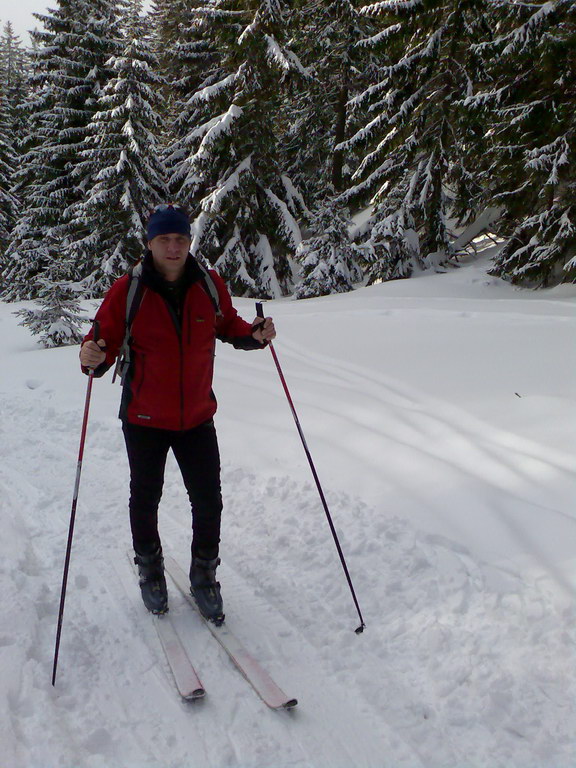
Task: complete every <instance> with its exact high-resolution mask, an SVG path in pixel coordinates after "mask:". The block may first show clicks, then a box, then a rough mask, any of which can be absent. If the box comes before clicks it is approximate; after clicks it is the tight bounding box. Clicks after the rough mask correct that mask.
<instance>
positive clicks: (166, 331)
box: [80, 204, 276, 624]
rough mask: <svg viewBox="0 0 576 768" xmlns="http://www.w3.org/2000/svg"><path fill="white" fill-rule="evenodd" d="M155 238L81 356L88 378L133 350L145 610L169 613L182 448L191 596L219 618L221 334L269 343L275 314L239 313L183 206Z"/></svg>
mask: <svg viewBox="0 0 576 768" xmlns="http://www.w3.org/2000/svg"><path fill="white" fill-rule="evenodd" d="M147 239H148V249H149V250H148V251H147V252H146V254H145V256H144V258H143V261H142V266H141V272H140V275H139V277H138V283H137V284H135V283H134V280H135V277H133V276H132V277H131V275H130V274H128V275H124V276H123V277H121V278H120V279H119V280H117V281H116V282H115V283H114V284H113V285H112V287H111V288H110V290H109V291H108V293H107V294H106V296H105V298H104V301H103V302H102V305H101V306H100V309H99V310H98V312H97V314H96V320H98V321H99V327H100V338H99V339H98V340H97V341H94V340H93V335H92V331H91V332H90V333H89V334H88V335H87V336H86V338H85V339H84V342H83V344H82V347H81V350H80V362H81V364H82V366H83V370H84V372H85V373H87V372H88V370H89V369H92V370H93V371H94V375H95V376H97V377H98V376H102V375H103V374H104V373H105V372H106V371H107V370H108V369H109V368H110V367H111V366H112V365H113V364H114V362H115V360H116V359H117V357H119V356H120V357H122V356H124V355H125V357H126V362H125V367H124V373H123V390H122V399H121V405H120V414H119V415H120V418H121V420H122V428H123V432H124V438H125V441H126V449H127V453H128V461H129V464H130V504H129V509H130V525H131V531H132V541H133V546H134V552H135V559H134V562H135V563H136V565H137V566H138V573H139V581H140V589H141V592H142V599H143V601H144V603H145V605H146V607H147V608H148V609H149V610H150V611H151V612H152V613H156V614H161V613H164V612H166V611H167V610H168V596H167V589H166V580H165V576H164V561H163V556H162V545H161V541H160V537H159V534H158V505H159V502H160V497H161V495H162V486H163V481H164V467H165V463H166V457H167V454H168V451H169V449H172V451H173V453H174V456H175V458H176V461H177V462H178V465H179V467H180V471H181V473H182V478H183V480H184V484H185V486H186V490H187V492H188V496H189V499H190V503H191V507H192V529H193V535H192V561H191V567H190V584H191V592H192V594H193V596H194V598H195V600H196V602H197V604H198V607H199V610H200V612H201V613H202V615H203V616H204V617H205V618H207V619H208V620H210V621H213V622H215V623H216V624H220V623H222V621H223V620H224V613H223V606H222V597H221V594H220V585H219V583H218V582H217V580H216V568H217V566H218V565H219V563H220V559H219V557H218V554H219V543H220V518H221V511H222V496H221V490H220V458H219V452H218V442H217V437H216V431H215V428H214V422H213V416H214V413H215V411H216V399H215V397H214V393H213V391H212V377H213V358H214V347H215V341H216V339H220V340H221V341H226V342H230V343H231V344H233V346H234V347H235V348H236V349H245V350H250V349H263V348H264V347H265V346H266V345H267V343H268V342H269V341H270V340H272V339H274V338H275V336H276V331H275V328H274V323H273V321H272V319H271V318H269V317H268V318H266V319H265V320H264V321H263V320H262V318H256V319H255V320H254V322H253V323H252V325H250V324H249V323H247V322H246V321H244V320H243V319H242V318H240V317H239V316H238V314H237V312H236V310H235V309H234V307H233V306H232V300H231V298H230V295H229V293H228V291H227V289H226V286H225V284H224V281H223V280H222V279H221V278H220V276H219V275H218V274H217V273H216V272H215V271H213V270H205V269H204V267H202V266H201V265H200V264H199V263H198V262H197V261H196V259H195V258H194V257H193V256H192V255H191V254H190V252H189V249H190V243H191V240H190V220H189V218H188V216H187V214H186V212H185V211H184V210H183V209H182V208H180V207H179V206H177V205H173V204H167V205H159V206H157V207H156V208H155V209H154V211H153V212H152V214H151V215H150V218H149V220H148V224H147ZM134 286H137V287H136V289H135V290H134ZM129 296H130V298H129ZM127 304H128V305H129V306H128V309H129V310H130V304H133V305H134V307H133V309H132V310H130V311H131V312H132V316H131V317H128V315H127ZM133 310H135V312H134V311H133ZM127 342H128V343H127Z"/></svg>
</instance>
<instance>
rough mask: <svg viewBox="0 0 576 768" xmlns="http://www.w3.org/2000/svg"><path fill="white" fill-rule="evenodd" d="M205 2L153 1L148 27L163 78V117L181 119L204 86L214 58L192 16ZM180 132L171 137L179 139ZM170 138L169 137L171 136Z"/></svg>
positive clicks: (181, 0) (201, 0)
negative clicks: (188, 102) (194, 96)
mask: <svg viewBox="0 0 576 768" xmlns="http://www.w3.org/2000/svg"><path fill="white" fill-rule="evenodd" d="M204 4H205V0H154V2H153V3H152V10H151V12H150V15H149V18H150V24H151V29H152V30H153V39H154V47H155V51H156V55H157V57H158V60H159V62H160V73H161V75H162V77H163V94H164V113H163V114H164V117H165V118H166V120H167V123H168V124H170V125H172V124H173V123H174V121H175V120H176V119H178V118H180V119H181V120H182V119H183V115H182V113H183V111H185V109H186V102H187V100H188V98H189V97H190V96H191V95H192V94H193V93H195V92H196V91H197V90H199V88H201V87H203V85H206V84H207V83H206V82H205V80H206V77H207V75H208V73H209V72H210V71H212V69H213V65H214V62H215V61H216V60H217V59H218V57H217V55H216V51H215V47H214V44H213V42H212V40H210V39H209V38H208V37H207V36H206V35H205V34H203V33H202V32H201V31H200V30H199V25H198V21H197V19H196V18H195V16H194V12H195V10H196V9H197V8H199V7H202V6H203V5H204ZM181 134H182V130H180V132H179V133H178V134H177V135H176V136H175V137H174V138H175V139H176V141H178V140H179V138H180V135H181ZM172 135H173V134H172Z"/></svg>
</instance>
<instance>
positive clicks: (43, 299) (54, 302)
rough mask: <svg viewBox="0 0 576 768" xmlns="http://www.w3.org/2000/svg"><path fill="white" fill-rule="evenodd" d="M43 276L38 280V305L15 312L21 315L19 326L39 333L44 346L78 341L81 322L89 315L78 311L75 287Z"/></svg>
mask: <svg viewBox="0 0 576 768" xmlns="http://www.w3.org/2000/svg"><path fill="white" fill-rule="evenodd" d="M54 277H55V278H56V279H55V280H48V279H47V278H46V277H39V278H38V279H37V285H38V298H37V302H38V304H39V305H40V306H38V307H37V308H35V309H20V310H18V311H17V312H15V313H14V314H15V315H18V316H19V317H21V318H22V321H21V322H20V325H23V326H24V327H26V328H29V329H30V331H31V333H32V334H33V335H34V336H40V343H41V344H42V345H43V346H44V347H63V346H67V345H70V344H79V343H80V342H81V341H82V338H83V337H84V333H83V332H82V330H81V328H82V324H84V323H86V321H87V320H88V318H87V317H86V316H84V315H82V314H81V310H80V305H79V301H78V291H77V286H71V285H70V284H69V283H66V282H64V281H60V280H59V279H58V275H57V274H55V275H54Z"/></svg>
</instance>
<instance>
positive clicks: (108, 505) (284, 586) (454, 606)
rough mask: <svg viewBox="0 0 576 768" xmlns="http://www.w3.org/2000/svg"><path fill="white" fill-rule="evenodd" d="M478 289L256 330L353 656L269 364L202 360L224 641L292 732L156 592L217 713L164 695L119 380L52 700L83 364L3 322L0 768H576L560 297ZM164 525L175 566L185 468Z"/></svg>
mask: <svg viewBox="0 0 576 768" xmlns="http://www.w3.org/2000/svg"><path fill="white" fill-rule="evenodd" d="M486 268H487V259H486V256H485V257H484V258H480V259H479V260H476V261H471V262H470V263H469V264H467V265H464V266H463V267H462V268H460V269H458V270H452V271H450V272H449V273H447V274H445V275H424V276H421V277H418V278H413V279H411V280H408V281H404V282H396V283H391V284H387V285H380V286H374V287H371V288H365V289H359V290H357V291H355V292H353V293H352V294H347V295H342V296H331V297H326V298H322V299H317V300H308V301H300V302H294V301H286V300H283V301H277V302H270V303H269V305H268V307H267V310H268V312H269V313H270V314H272V315H273V316H274V318H275V321H276V324H277V329H278V338H277V340H276V343H275V349H276V352H277V354H278V357H279V359H280V361H281V363H282V365H283V369H284V373H285V376H286V378H287V381H288V384H289V386H290V389H291V392H292V396H293V399H294V401H295V404H296V407H297V409H298V412H299V416H300V419H301V422H302V427H303V429H304V432H305V434H306V437H307V440H308V444H309V447H310V450H311V452H312V455H313V457H314V459H315V461H316V466H317V469H318V473H319V476H320V478H321V480H322V483H323V486H324V488H325V492H326V496H327V499H328V503H329V506H330V508H331V512H332V515H333V517H334V520H335V524H336V526H337V529H338V532H339V535H340V537H341V542H342V548H343V550H344V553H345V555H346V557H347V560H348V565H349V569H350V573H351V575H352V578H353V581H354V584H355V587H356V591H357V594H358V599H359V602H360V606H361V608H362V611H363V613H364V618H365V620H366V624H367V629H366V631H365V632H364V634H363V635H356V634H355V633H354V629H355V627H356V626H357V624H358V616H357V614H356V612H355V609H354V605H353V603H352V600H351V597H350V592H349V590H348V586H347V584H346V581H345V578H344V574H343V572H342V570H341V566H340V562H339V560H338V556H337V553H336V549H335V547H334V544H333V541H332V538H331V535H330V531H329V529H328V526H327V524H326V519H325V516H324V512H323V510H322V507H321V504H320V501H319V498H318V494H317V492H316V488H315V486H314V483H313V480H312V476H311V474H310V471H309V467H308V464H307V461H306V457H305V455H304V452H303V450H302V446H301V444H300V441H299V438H298V435H297V432H296V429H295V427H294V423H293V421H292V416H291V414H290V411H289V408H288V405H287V402H286V400H285V397H284V393H283V391H282V389H281V385H280V382H279V379H278V376H277V373H276V369H275V367H274V364H273V360H272V357H271V355H270V353H269V351H267V350H265V351H263V352H253V353H252V352H251V353H245V352H237V351H235V350H234V349H232V348H231V347H227V346H225V345H220V347H219V349H218V355H217V376H216V382H215V390H216V393H217V396H218V398H219V403H220V408H219V412H218V414H217V427H218V431H219V436H220V442H221V452H222V457H223V488H224V495H225V505H226V510H225V516H224V524H223V541H222V552H221V554H222V559H223V564H222V567H221V569H220V571H219V576H220V580H221V582H222V585H223V594H224V598H225V605H226V613H227V621H228V623H229V625H230V627H231V628H233V629H234V631H235V632H236V633H237V635H238V636H239V637H240V638H241V639H242V640H244V642H245V644H246V645H247V646H248V647H249V648H250V649H251V650H252V651H253V652H254V654H255V655H257V656H258V658H259V659H260V660H261V662H262V664H263V665H264V666H265V667H266V668H267V669H268V671H269V672H270V673H271V674H272V675H273V676H274V678H275V679H276V680H277V682H278V683H279V684H280V685H281V686H282V687H283V688H284V689H285V690H286V692H287V693H288V694H289V695H291V696H295V697H297V698H298V699H299V702H300V703H299V706H298V708H297V709H296V710H295V711H293V712H273V711H271V710H269V709H267V707H266V706H265V705H264V704H263V703H262V702H261V701H260V699H258V697H257V696H256V695H255V694H254V692H253V691H252V690H251V688H250V687H249V686H248V684H247V683H246V681H245V680H243V679H242V677H241V676H240V675H239V674H238V672H237V671H236V669H235V668H234V667H233V666H232V665H231V663H230V661H229V660H228V659H227V657H226V656H224V655H223V653H222V651H221V650H220V648H219V646H218V645H217V643H216V642H215V641H214V639H213V638H212V637H211V635H210V634H209V633H208V631H207V630H206V628H205V627H203V626H202V625H201V623H199V620H197V618H196V616H195V614H194V613H193V612H192V611H190V609H189V607H187V605H186V604H185V603H184V601H183V600H182V599H181V597H180V596H179V595H178V594H177V592H176V590H175V589H172V590H171V592H170V599H171V614H172V616H173V619H174V622H175V625H176V627H177V629H178V631H179V633H180V635H181V636H182V638H183V639H184V642H185V644H186V645H187V647H188V649H189V652H190V654H191V655H192V656H193V658H194V660H195V662H196V665H197V667H198V670H199V672H200V676H201V678H202V680H203V682H204V684H205V686H206V688H207V692H208V693H207V696H206V698H205V699H204V700H203V701H200V702H196V703H190V704H185V703H183V702H182V701H181V700H180V699H179V698H178V696H177V694H176V693H175V690H174V687H173V683H172V681H171V679H170V673H169V670H168V668H167V666H166V663H165V660H164V657H163V655H162V651H161V648H160V645H159V642H158V637H157V635H156V633H155V630H154V627H153V624H152V620H151V619H150V617H149V616H148V614H147V613H146V612H145V610H144V608H143V606H142V604H141V602H140V598H139V594H138V588H137V585H136V583H135V578H134V575H133V573H132V572H131V568H130V564H129V562H128V558H127V557H126V550H127V549H128V547H129V541H130V538H129V531H128V519H127V511H126V507H127V495H128V491H127V464H126V459H125V456H124V449H123V441H122V435H121V431H120V423H119V421H118V420H117V418H116V414H117V407H118V400H119V394H120V392H119V389H118V387H117V386H111V385H110V377H109V376H107V377H106V378H104V379H102V380H98V381H96V382H95V384H94V389H93V397H92V407H91V414H90V425H89V433H88V439H87V445H86V454H85V458H84V468H83V475H82V483H81V487H80V499H79V504H78V516H77V521H76V533H75V539H74V547H73V551H72V566H71V572H70V581H69V591H68V598H67V603H66V613H65V617H64V627H63V638H62V646H61V651H60V666H59V671H58V679H57V683H56V687H55V688H53V687H52V686H51V684H50V676H51V668H52V655H53V649H54V638H55V632H56V617H57V610H58V601H59V594H60V583H61V576H62V567H63V560H64V552H65V546H66V537H67V531H68V521H69V516H70V507H71V499H72V490H73V485H74V477H75V473H76V459H77V454H78V441H79V433H80V425H81V418H82V411H83V404H84V395H85V391H86V384H87V380H86V378H85V377H84V376H82V375H81V374H80V372H79V370H78V363H77V356H78V349H77V348H73V347H72V348H61V349H54V350H43V349H41V348H40V347H39V346H38V345H37V343H36V341H35V340H34V339H33V338H32V337H30V336H29V334H28V332H27V331H26V330H25V329H23V328H22V327H19V326H18V325H17V322H18V321H17V319H16V318H15V317H14V316H13V314H12V312H13V311H14V310H15V309H17V307H16V306H15V305H7V304H0V339H1V340H0V361H1V363H0V372H1V373H0V522H1V529H0V530H1V538H0V547H1V549H0V594H1V596H2V601H3V607H2V612H1V618H0V694H1V695H0V766H1V768H223V767H224V766H229V767H230V768H369V767H370V768H401V767H405V768H415V767H416V766H419V767H422V766H424V767H425V768H472V767H473V768H480V767H482V768H573V767H574V766H575V765H576V744H575V738H574V734H575V733H576V728H575V723H576V711H575V709H576V708H575V702H576V698H575V694H576V685H575V670H576V665H575V661H576V653H575V639H574V616H573V613H572V609H573V602H574V592H575V585H574V566H575V563H576V555H575V545H576V520H575V518H576V506H575V505H574V498H575V494H574V491H575V474H576V466H575V462H574V457H573V453H572V451H573V448H574V432H575V429H574V427H575V418H574V416H575V411H574V405H575V399H576V360H575V356H574V340H575V338H576V335H575V330H576V311H575V302H574V299H575V297H576V287H574V286H564V287H560V288H557V289H553V290H549V291H541V292H526V291H519V290H515V289H513V288H511V287H510V286H508V285H505V284H503V283H502V282H500V281H497V280H492V279H490V278H488V277H487V275H486ZM236 304H237V306H238V308H239V310H240V311H241V313H242V314H243V316H244V317H246V318H247V319H251V318H252V317H253V314H254V313H253V304H252V302H250V301H247V300H238V301H237V302H236ZM160 517H161V533H162V536H163V542H164V548H165V550H166V551H168V552H170V553H171V554H173V555H174V556H175V557H176V558H177V559H178V560H179V561H180V562H181V563H182V565H183V566H184V567H187V565H188V554H187V553H188V548H189V528H190V520H189V510H188V503H187V498H186V494H185V492H184V490H183V487H182V483H181V481H180V478H179V475H178V470H177V467H176V465H175V463H174V461H173V460H171V462H170V464H169V467H168V471H167V478H166V486H165V493H164V497H163V500H162V503H161V509H160Z"/></svg>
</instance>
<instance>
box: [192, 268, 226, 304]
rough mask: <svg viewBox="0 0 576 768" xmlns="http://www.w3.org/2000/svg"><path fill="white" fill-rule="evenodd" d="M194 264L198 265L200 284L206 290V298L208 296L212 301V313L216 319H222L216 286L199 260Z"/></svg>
mask: <svg viewBox="0 0 576 768" xmlns="http://www.w3.org/2000/svg"><path fill="white" fill-rule="evenodd" d="M196 263H197V264H198V268H199V269H200V272H201V273H202V284H203V285H204V289H205V290H206V293H207V294H208V296H210V299H211V300H212V304H213V306H214V311H215V312H216V317H222V310H221V309H220V296H219V294H218V289H217V288H216V284H215V283H214V280H213V279H212V276H211V275H210V272H209V271H208V270H207V269H206V267H205V266H204V265H203V264H201V263H200V261H199V260H197V261H196Z"/></svg>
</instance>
